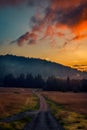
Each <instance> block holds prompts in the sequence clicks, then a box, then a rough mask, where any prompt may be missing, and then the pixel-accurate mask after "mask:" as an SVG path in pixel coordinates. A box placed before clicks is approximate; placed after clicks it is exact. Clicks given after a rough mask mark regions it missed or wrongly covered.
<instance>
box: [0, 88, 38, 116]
mask: <svg viewBox="0 0 87 130" xmlns="http://www.w3.org/2000/svg"><path fill="white" fill-rule="evenodd" d="M36 107H37V98H36V97H35V96H34V95H33V94H32V91H31V90H30V89H23V88H18V89H17V88H0V118H2V117H7V116H10V115H12V114H16V113H18V112H21V111H24V110H26V109H30V110H33V109H36Z"/></svg>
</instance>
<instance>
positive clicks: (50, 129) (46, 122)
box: [24, 111, 64, 130]
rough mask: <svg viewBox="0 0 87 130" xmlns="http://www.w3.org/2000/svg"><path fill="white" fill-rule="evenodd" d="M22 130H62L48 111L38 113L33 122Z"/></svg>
mask: <svg viewBox="0 0 87 130" xmlns="http://www.w3.org/2000/svg"><path fill="white" fill-rule="evenodd" d="M24 130H64V129H63V128H62V127H61V126H60V125H59V124H58V123H57V121H56V120H55V119H54V118H53V116H52V115H51V113H50V112H49V111H47V112H39V113H38V114H37V116H36V117H35V118H34V120H33V121H32V122H31V123H30V124H27V125H26V126H25V128H24Z"/></svg>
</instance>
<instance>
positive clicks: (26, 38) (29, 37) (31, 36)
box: [11, 32, 37, 46]
mask: <svg viewBox="0 0 87 130" xmlns="http://www.w3.org/2000/svg"><path fill="white" fill-rule="evenodd" d="M36 40H37V34H35V33H30V32H26V33H25V34H24V35H22V36H21V37H19V38H18V39H17V40H15V41H12V42H11V44H13V43H17V44H18V45H19V46H22V45H23V44H24V43H25V42H27V43H28V44H35V41H36Z"/></svg>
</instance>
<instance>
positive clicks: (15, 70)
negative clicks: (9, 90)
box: [0, 55, 87, 79]
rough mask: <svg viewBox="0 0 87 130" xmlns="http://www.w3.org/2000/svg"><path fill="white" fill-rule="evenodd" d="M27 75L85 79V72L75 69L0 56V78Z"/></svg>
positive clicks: (43, 61)
mask: <svg viewBox="0 0 87 130" xmlns="http://www.w3.org/2000/svg"><path fill="white" fill-rule="evenodd" d="M22 73H23V74H24V75H27V74H28V73H29V74H30V73H31V74H32V75H33V76H36V75H38V74H40V75H41V76H42V77H43V78H48V77H49V76H53V75H54V76H55V77H58V78H67V76H69V77H70V78H74V79H78V78H87V73H86V72H80V71H77V70H76V69H72V68H70V67H67V66H64V65H61V64H57V63H55V62H50V61H46V60H42V59H36V58H25V57H20V56H14V55H5V56H0V77H1V78H2V77H4V76H6V75H8V74H13V75H14V76H18V75H20V74H22Z"/></svg>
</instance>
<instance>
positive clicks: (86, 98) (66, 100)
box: [44, 92, 87, 115]
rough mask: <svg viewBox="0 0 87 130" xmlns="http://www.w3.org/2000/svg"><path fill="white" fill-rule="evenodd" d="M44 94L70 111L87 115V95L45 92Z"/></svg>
mask: <svg viewBox="0 0 87 130" xmlns="http://www.w3.org/2000/svg"><path fill="white" fill-rule="evenodd" d="M44 94H45V96H47V97H49V98H50V99H51V100H53V101H54V102H57V103H59V104H62V105H64V106H65V107H66V108H67V109H69V110H72V111H75V112H78V113H81V114H85V115H87V93H62V92H44Z"/></svg>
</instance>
